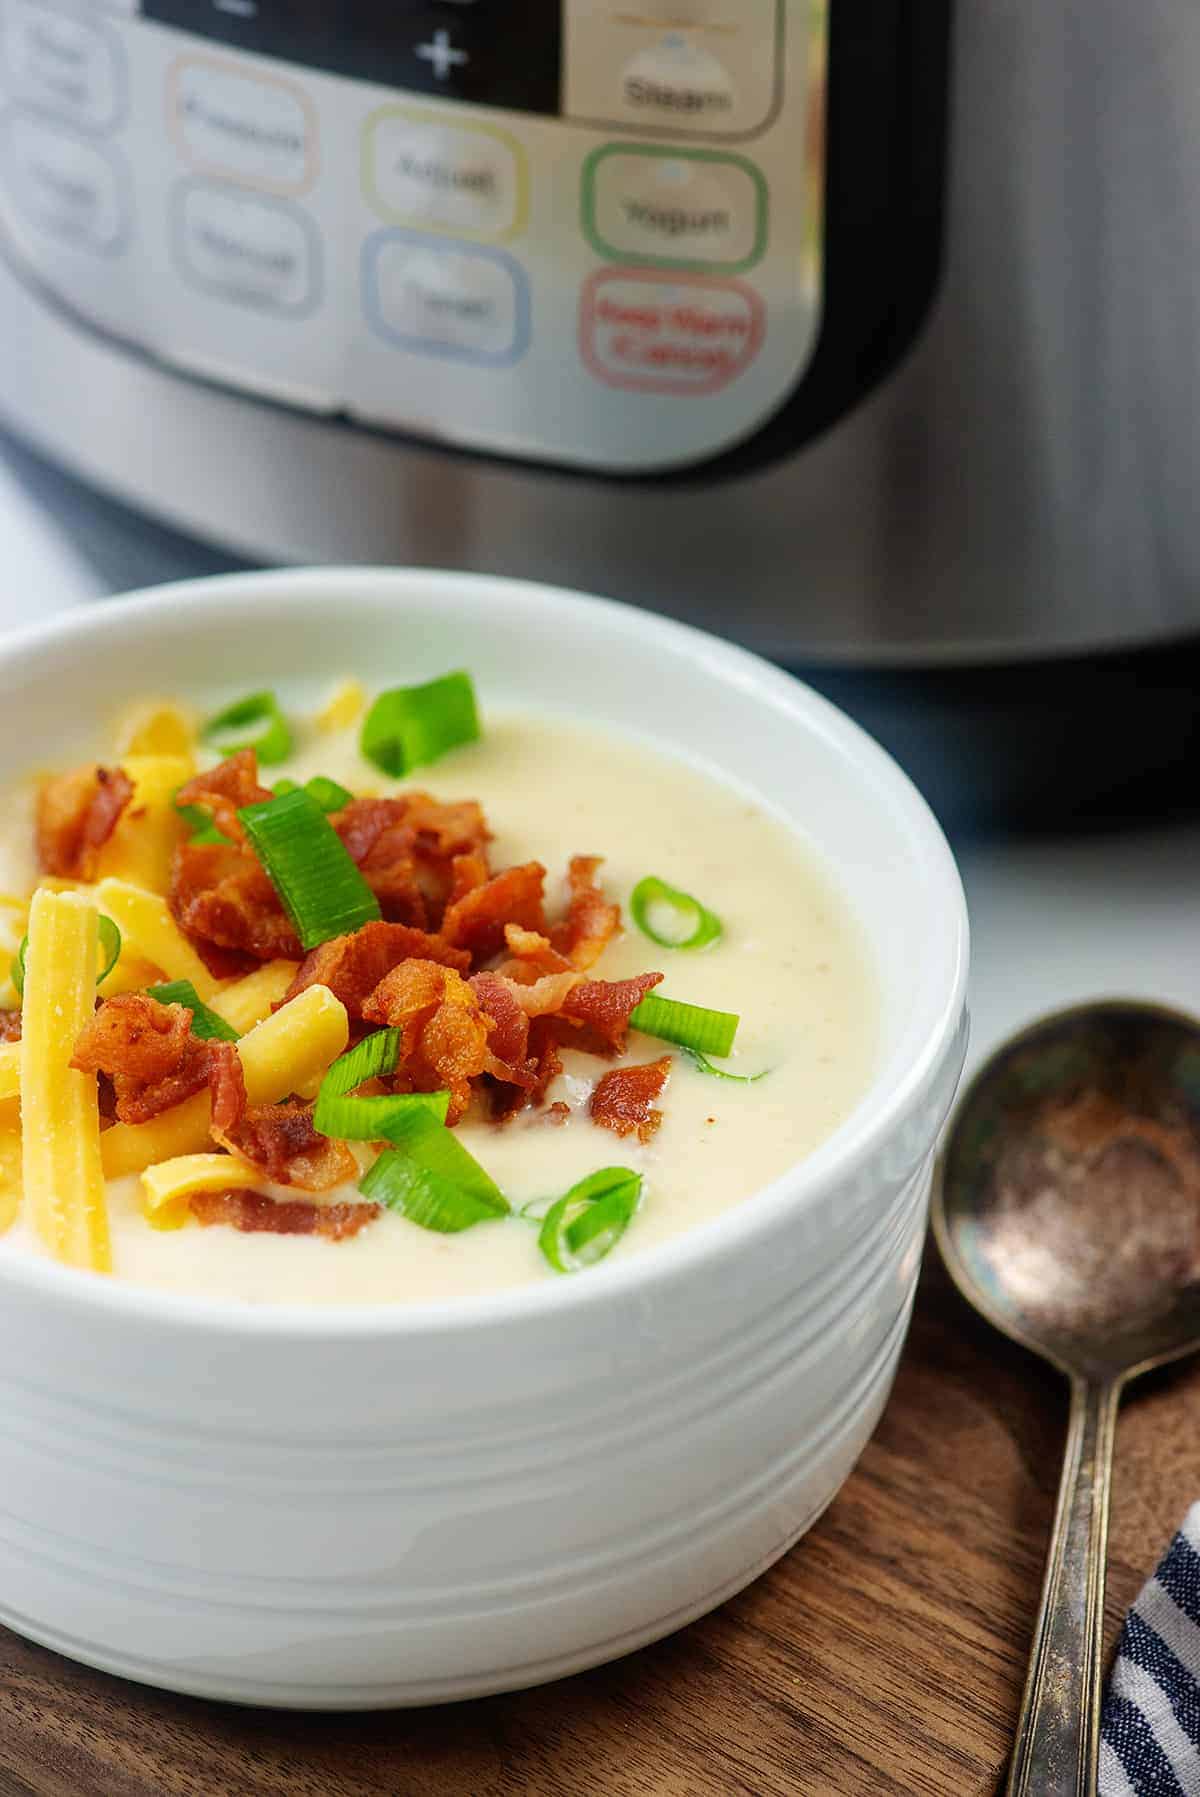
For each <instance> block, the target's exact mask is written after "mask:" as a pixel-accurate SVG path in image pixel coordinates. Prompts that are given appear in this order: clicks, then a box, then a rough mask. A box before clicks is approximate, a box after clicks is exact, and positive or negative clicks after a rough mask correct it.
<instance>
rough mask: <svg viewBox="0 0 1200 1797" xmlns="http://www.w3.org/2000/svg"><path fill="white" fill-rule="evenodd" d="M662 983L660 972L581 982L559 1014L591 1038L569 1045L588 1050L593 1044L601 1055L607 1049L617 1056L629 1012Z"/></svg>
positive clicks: (625, 1029) (623, 1045)
mask: <svg viewBox="0 0 1200 1797" xmlns="http://www.w3.org/2000/svg"><path fill="white" fill-rule="evenodd" d="M662 981H663V975H662V974H661V973H639V974H637V975H635V977H634V978H633V979H631V980H582V981H581V982H580V984H579V985H577V986H576V987H575V989H574V991H572V992H570V993H568V995H567V997H566V999H565V1000H564V1002H563V1006H562V1010H561V1012H560V1013H559V1015H560V1016H562V1017H564V1018H565V1019H566V1020H567V1021H568V1022H569V1023H574V1024H578V1025H580V1026H582V1028H583V1030H584V1031H585V1033H586V1036H587V1037H588V1038H590V1042H589V1041H580V1042H578V1043H574V1044H572V1046H573V1047H579V1048H588V1047H589V1046H590V1045H591V1043H596V1044H598V1046H599V1052H600V1053H604V1052H606V1051H607V1050H609V1049H615V1050H616V1051H617V1053H620V1052H621V1050H622V1049H623V1048H624V1047H625V1038H626V1036H627V1035H628V1033H629V1016H630V1013H631V1012H632V1011H635V1010H636V1009H637V1007H638V1005H640V1004H641V1002H642V1000H643V999H644V998H645V996H646V994H647V992H651V991H653V989H654V987H655V986H660V985H661V984H662ZM566 1040H569V1038H566Z"/></svg>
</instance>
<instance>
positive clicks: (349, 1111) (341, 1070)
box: [313, 1030, 450, 1142]
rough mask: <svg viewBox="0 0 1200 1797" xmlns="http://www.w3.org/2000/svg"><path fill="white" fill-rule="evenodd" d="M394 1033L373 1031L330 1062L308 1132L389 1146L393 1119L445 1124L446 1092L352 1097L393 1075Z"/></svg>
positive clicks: (397, 1044)
mask: <svg viewBox="0 0 1200 1797" xmlns="http://www.w3.org/2000/svg"><path fill="white" fill-rule="evenodd" d="M399 1050H400V1032H399V1030H376V1032H375V1034H374V1035H373V1036H366V1037H364V1039H363V1040H362V1041H361V1042H360V1043H359V1044H358V1046H357V1047H356V1048H352V1049H350V1050H349V1052H348V1053H347V1054H344V1055H342V1056H341V1057H340V1058H339V1059H338V1060H336V1061H335V1062H334V1063H333V1066H332V1067H331V1068H330V1069H329V1071H328V1072H327V1073H326V1075H325V1078H324V1079H323V1080H322V1081H321V1090H320V1092H319V1093H318V1095H317V1105H316V1109H315V1111H314V1112H313V1128H314V1129H318V1130H320V1132H321V1134H322V1135H323V1136H333V1137H334V1139H335V1140H337V1141H341V1142H390V1141H393V1140H395V1136H394V1133H393V1132H394V1130H395V1129H396V1127H397V1123H398V1120H399V1119H401V1118H403V1117H406V1116H408V1115H409V1114H410V1113H411V1112H413V1111H420V1112H422V1113H423V1114H424V1115H426V1116H430V1117H432V1118H433V1119H434V1121H435V1122H437V1123H444V1122H445V1121H446V1114H447V1112H448V1111H449V1109H450V1094H449V1092H402V1093H401V1092H395V1093H392V1092H388V1093H383V1094H381V1095H380V1096H379V1097H374V1098H355V1097H353V1096H352V1094H353V1093H354V1092H355V1091H356V1089H357V1088H358V1087H359V1086H361V1085H364V1084H365V1083H366V1081H367V1080H369V1079H378V1078H379V1077H380V1076H381V1075H383V1074H387V1073H394V1072H395V1071H396V1059H397V1055H398V1054H399Z"/></svg>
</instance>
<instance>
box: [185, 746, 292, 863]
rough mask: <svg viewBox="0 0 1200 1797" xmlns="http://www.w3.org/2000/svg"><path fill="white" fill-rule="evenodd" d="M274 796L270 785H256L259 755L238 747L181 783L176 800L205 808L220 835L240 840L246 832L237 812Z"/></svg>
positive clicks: (231, 839)
mask: <svg viewBox="0 0 1200 1797" xmlns="http://www.w3.org/2000/svg"><path fill="white" fill-rule="evenodd" d="M274 797H275V795H274V793H273V792H272V791H271V790H270V788H269V787H266V786H262V785H260V784H259V778H258V756H257V755H256V753H255V752H254V750H253V749H239V750H238V751H237V753H236V755H230V756H229V757H228V759H227V760H225V761H222V762H219V763H218V764H217V766H216V767H210V768H205V770H204V772H203V773H200V774H197V775H196V776H195V778H194V779H191V780H189V781H188V782H187V785H186V786H181V787H180V788H179V791H178V792H177V793H176V794H175V803H176V805H195V806H197V807H198V808H199V810H201V811H206V812H207V813H208V815H209V817H211V818H212V820H213V823H214V824H215V825H216V826H217V829H218V830H219V831H220V832H221V834H222V836H227V837H228V838H229V840H230V841H231V842H241V841H242V838H243V836H244V835H245V832H244V831H243V829H242V826H241V822H240V820H239V818H238V812H239V811H240V810H241V809H242V808H243V806H245V805H261V804H265V803H266V801H267V800H268V799H273V798H274Z"/></svg>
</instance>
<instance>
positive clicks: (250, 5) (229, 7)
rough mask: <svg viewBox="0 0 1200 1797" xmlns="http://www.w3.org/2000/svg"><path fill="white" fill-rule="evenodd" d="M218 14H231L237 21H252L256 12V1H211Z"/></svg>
mask: <svg viewBox="0 0 1200 1797" xmlns="http://www.w3.org/2000/svg"><path fill="white" fill-rule="evenodd" d="M213 5H214V6H215V7H216V9H217V11H218V12H231V13H234V14H235V15H236V17H237V18H239V19H253V18H254V17H255V16H256V14H257V12H258V0H213Z"/></svg>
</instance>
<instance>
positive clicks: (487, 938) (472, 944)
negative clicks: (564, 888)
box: [442, 861, 546, 961]
mask: <svg viewBox="0 0 1200 1797" xmlns="http://www.w3.org/2000/svg"><path fill="white" fill-rule="evenodd" d="M545 883H546V870H545V868H544V867H543V866H542V864H541V862H540V861H527V862H526V863H525V864H524V865H523V866H521V867H506V868H505V869H504V872H503V873H499V874H496V875H495V876H494V877H493V878H492V879H490V880H489V881H488V882H487V884H486V885H485V886H476V887H474V888H472V890H471V891H469V892H465V893H464V894H463V896H462V897H461V898H459V899H455V901H454V903H453V904H451V905H448V906H447V907H446V915H445V917H444V918H443V919H442V935H443V936H444V937H445V938H446V941H447V942H451V943H453V944H454V945H455V947H456V948H465V949H468V950H469V951H470V953H471V954H472V956H473V957H474V958H475V960H476V961H487V960H490V959H491V957H492V956H493V955H498V954H499V953H500V951H501V949H502V948H503V947H504V932H505V926H506V925H509V924H518V925H519V926H520V927H521V928H522V929H525V930H536V931H538V932H539V933H540V932H541V931H542V930H543V928H544V926H545V917H544V914H543V910H542V889H543V887H544V886H545Z"/></svg>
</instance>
